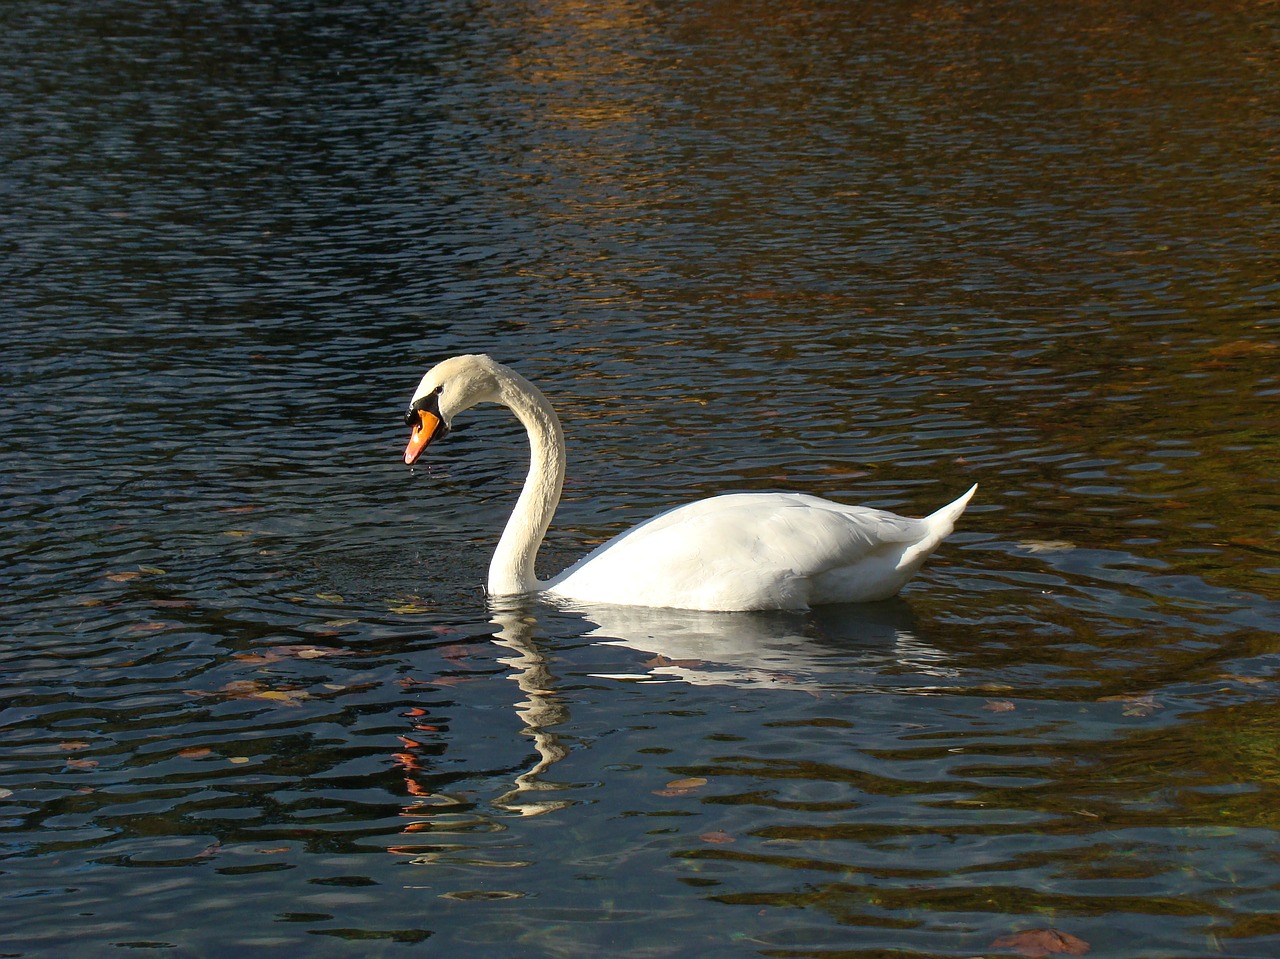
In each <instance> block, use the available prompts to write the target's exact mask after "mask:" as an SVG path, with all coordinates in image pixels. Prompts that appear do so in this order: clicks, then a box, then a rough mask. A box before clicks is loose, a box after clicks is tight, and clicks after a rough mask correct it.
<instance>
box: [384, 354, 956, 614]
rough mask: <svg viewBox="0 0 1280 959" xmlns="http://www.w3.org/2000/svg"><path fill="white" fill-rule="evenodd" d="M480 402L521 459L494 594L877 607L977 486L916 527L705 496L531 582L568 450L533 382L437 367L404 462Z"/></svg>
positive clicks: (480, 369) (495, 563)
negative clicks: (520, 433) (511, 428)
mask: <svg viewBox="0 0 1280 959" xmlns="http://www.w3.org/2000/svg"><path fill="white" fill-rule="evenodd" d="M483 402H494V403H499V404H502V405H504V406H507V407H508V408H510V409H511V410H512V412H513V413H515V415H516V416H517V417H518V418H519V419H520V421H521V422H522V423H523V424H524V426H525V428H526V430H527V432H528V434H529V442H530V451H531V460H530V468H529V474H528V476H527V478H526V480H525V485H524V488H523V490H522V491H521V493H520V497H519V499H518V500H517V502H516V506H515V509H514V510H513V511H512V514H511V518H510V519H509V520H508V522H507V526H506V528H505V530H504V531H503V534H502V537H501V539H500V540H499V542H498V547H497V549H496V550H495V552H494V556H493V560H492V563H491V564H490V567H489V582H488V587H489V592H490V594H492V595H498V596H501V595H513V594H522V593H543V594H545V595H547V596H548V597H550V598H553V599H560V600H571V601H576V602H582V603H611V604H618V605H631V606H652V607H667V608H676V609H697V610H722V611H729V610H750V609H806V608H808V607H811V606H818V605H824V604H829V603H856V602H867V601H873V600H880V599H887V598H888V597H890V596H893V595H894V594H895V593H897V592H898V591H899V590H900V589H901V588H902V587H903V586H904V585H905V584H906V582H907V580H909V579H910V578H911V577H912V576H913V575H914V574H915V573H916V571H917V570H918V569H919V568H920V567H921V566H922V565H923V564H924V561H925V559H926V557H928V555H929V554H930V553H931V552H932V551H933V550H934V549H935V548H936V547H937V546H938V544H939V543H941V542H942V540H943V539H945V538H946V537H947V536H948V535H949V534H950V533H951V531H952V529H953V528H954V525H955V521H956V519H957V518H958V517H959V516H960V514H961V513H963V512H964V508H965V505H966V504H967V503H968V502H969V498H970V497H971V496H972V495H973V493H974V490H976V489H977V487H976V486H974V487H972V488H970V489H969V491H968V492H966V493H965V494H964V495H963V496H961V497H960V498H959V499H957V500H955V501H954V502H953V503H951V504H949V505H947V506H944V507H943V508H942V509H940V510H938V511H937V512H935V513H933V514H931V515H930V516H927V517H925V518H924V519H908V518H906V517H903V516H897V515H895V514H893V513H887V512H884V511H882V510H876V509H870V508H868V507H864V506H848V505H845V504H842V503H835V502H832V501H830V500H825V499H821V498H820V497H817V496H809V495H806V494H802V493H728V494H724V495H721V496H713V497H711V498H709V499H703V500H698V501H696V502H693V503H689V504H686V505H684V506H679V507H676V508H675V509H672V510H668V511H667V512H665V513H662V514H660V515H658V516H655V517H654V518H653V519H651V520H648V521H647V522H644V523H641V524H640V525H638V526H635V527H633V528H632V529H629V530H627V531H626V532H624V533H621V534H620V535H618V536H615V537H614V538H613V539H611V540H609V541H608V542H607V543H604V544H602V545H601V546H599V547H597V548H596V549H595V550H593V551H592V552H591V553H589V554H588V555H587V556H585V557H584V558H583V559H581V560H579V561H578V562H577V563H575V564H574V565H573V566H571V567H569V568H568V569H567V570H565V571H564V572H563V573H561V574H560V575H559V576H556V577H553V578H552V579H550V580H547V581H540V580H538V579H537V578H536V577H535V575H534V560H535V558H536V556H537V551H538V546H539V545H540V544H541V542H542V538H543V536H544V535H545V534H546V531H547V527H548V526H549V525H550V523H551V517H552V515H553V514H554V512H555V508H556V504H557V503H558V502H559V499H560V490H561V487H562V485H563V481H564V464H565V453H564V434H563V432H562V430H561V428H560V423H559V420H558V418H557V417H556V414H555V411H554V410H553V409H552V408H551V405H550V403H548V402H547V399H546V397H545V396H543V394H542V393H541V392H540V391H539V390H538V389H537V388H536V387H535V386H533V385H532V384H531V383H529V382H528V381H527V380H525V379H524V378H523V377H522V376H520V375H519V374H518V373H516V372H515V371H514V370H511V369H510V368H508V367H505V366H503V365H502V364H500V363H496V362H495V361H493V360H492V359H490V358H489V357H487V356H457V357H453V358H452V359H449V360H445V361H444V362H442V363H440V364H438V365H437V366H435V367H434V368H433V369H431V370H430V371H429V372H428V373H427V374H426V376H424V377H423V378H422V382H421V384H420V385H419V386H418V389H417V391H416V392H415V393H414V397H413V401H412V402H411V404H410V408H409V415H408V417H407V418H406V419H407V421H408V422H409V423H410V425H412V426H413V427H414V432H413V435H412V437H411V439H410V441H409V445H408V447H407V448H406V450H405V462H406V463H413V462H414V461H416V459H417V458H418V456H419V455H421V452H422V450H423V449H425V448H426V446H427V444H428V443H430V442H431V440H432V439H434V438H436V437H437V436H440V435H443V434H444V433H445V432H447V431H448V426H449V424H450V423H451V422H452V419H453V417H454V416H455V415H456V414H457V413H459V412H461V411H462V410H465V409H468V408H470V407H472V406H475V405H476V404H478V403H483Z"/></svg>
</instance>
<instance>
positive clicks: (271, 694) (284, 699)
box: [249, 689, 311, 706]
mask: <svg viewBox="0 0 1280 959" xmlns="http://www.w3.org/2000/svg"><path fill="white" fill-rule="evenodd" d="M249 698H250V699H265V700H268V701H269V702H273V703H281V704H283V705H285V706H297V705H299V704H300V703H301V702H302V701H303V700H304V699H310V698H311V697H310V695H308V694H307V693H305V692H302V691H301V690H297V689H267V690H263V691H262V692H260V693H252V694H251V695H250V697H249Z"/></svg>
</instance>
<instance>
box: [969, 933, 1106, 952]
mask: <svg viewBox="0 0 1280 959" xmlns="http://www.w3.org/2000/svg"><path fill="white" fill-rule="evenodd" d="M991 948H992V949H1010V950H1012V951H1014V952H1016V953H1018V955H1021V956H1029V957H1031V959H1039V957H1041V956H1055V955H1065V956H1083V955H1084V954H1085V953H1086V952H1088V951H1089V944H1088V943H1087V942H1085V941H1084V940H1083V939H1081V938H1079V937H1078V936H1073V935H1071V933H1069V932H1059V931H1058V930H1057V929H1026V930H1024V931H1022V932H1015V933H1014V934H1013V935H1011V936H1001V937H1000V938H999V939H997V940H996V941H995V942H993V943H991Z"/></svg>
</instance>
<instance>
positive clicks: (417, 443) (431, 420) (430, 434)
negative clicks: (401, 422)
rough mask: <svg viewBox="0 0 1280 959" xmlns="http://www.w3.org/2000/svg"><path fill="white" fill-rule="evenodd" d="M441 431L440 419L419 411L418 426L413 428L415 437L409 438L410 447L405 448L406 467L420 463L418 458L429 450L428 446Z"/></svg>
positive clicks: (429, 413) (425, 411)
mask: <svg viewBox="0 0 1280 959" xmlns="http://www.w3.org/2000/svg"><path fill="white" fill-rule="evenodd" d="M439 429H440V417H438V416H436V415H435V414H434V413H431V412H428V411H427V410H418V425H417V426H415V427H414V428H413V435H411V436H410V437H409V445H408V446H406V447H405V448H404V462H405V465H406V466H412V465H413V464H414V463H416V462H417V461H418V457H419V456H421V455H422V451H423V450H425V449H426V448H427V444H428V443H430V442H431V441H432V440H433V439H434V438H435V435H436V432H437V431H438V430H439Z"/></svg>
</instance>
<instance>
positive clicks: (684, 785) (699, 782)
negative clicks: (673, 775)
mask: <svg viewBox="0 0 1280 959" xmlns="http://www.w3.org/2000/svg"><path fill="white" fill-rule="evenodd" d="M706 784H707V781H706V780H705V779H703V778H702V777H701V776H692V777H690V778H688V779H674V780H672V781H671V782H669V783H667V788H668V789H697V788H698V787H699V786H705V785H706Z"/></svg>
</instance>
